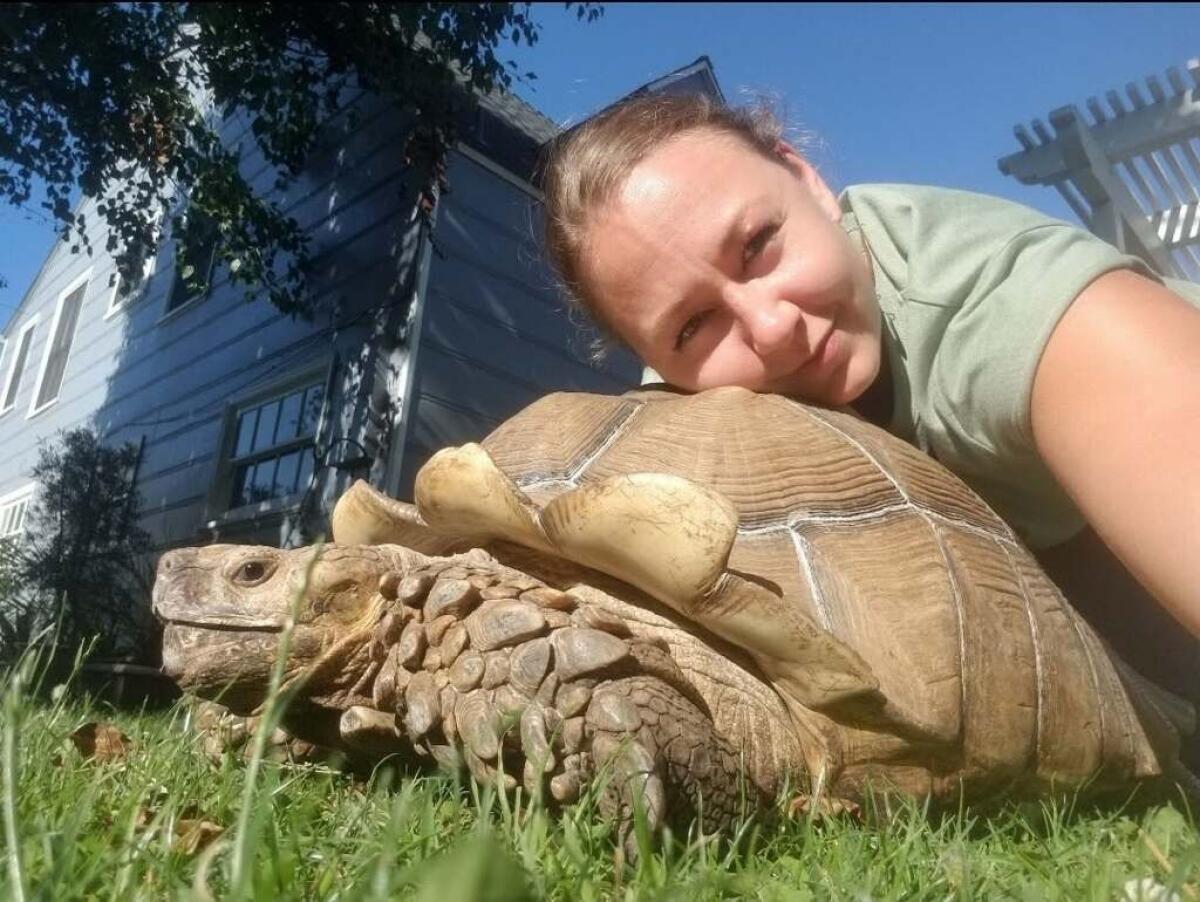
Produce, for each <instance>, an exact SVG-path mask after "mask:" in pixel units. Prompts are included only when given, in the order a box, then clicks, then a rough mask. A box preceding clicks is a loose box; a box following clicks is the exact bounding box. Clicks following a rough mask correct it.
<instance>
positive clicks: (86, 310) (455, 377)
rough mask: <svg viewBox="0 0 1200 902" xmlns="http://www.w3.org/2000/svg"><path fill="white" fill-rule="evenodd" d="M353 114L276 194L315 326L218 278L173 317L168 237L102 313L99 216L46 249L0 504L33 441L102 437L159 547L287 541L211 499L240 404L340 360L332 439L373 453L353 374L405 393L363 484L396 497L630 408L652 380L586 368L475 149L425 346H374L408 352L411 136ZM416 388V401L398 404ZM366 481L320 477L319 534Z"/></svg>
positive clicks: (441, 254)
mask: <svg viewBox="0 0 1200 902" xmlns="http://www.w3.org/2000/svg"><path fill="white" fill-rule="evenodd" d="M353 106H354V108H355V109H356V110H357V113H358V116H359V118H358V121H357V122H355V123H353V124H352V123H351V121H350V117H349V116H347V115H345V114H343V115H341V116H340V117H339V118H338V119H337V120H336V121H335V122H334V123H333V124H332V125H331V127H330V129H329V131H328V134H327V136H326V137H325V138H324V139H323V141H322V145H321V147H320V149H319V150H318V151H317V152H316V153H315V154H314V155H313V156H312V158H311V159H310V161H309V163H308V165H307V167H306V170H305V173H304V174H303V175H302V176H301V177H300V178H299V179H298V180H297V181H296V182H294V183H293V184H292V185H291V186H290V187H289V188H288V189H287V191H286V192H283V193H279V192H273V193H274V196H275V197H276V198H277V199H278V202H279V203H280V206H281V207H282V208H283V209H284V211H285V212H287V213H288V214H290V215H292V216H294V217H295V218H296V219H297V220H298V221H299V222H300V223H301V225H302V226H303V227H304V228H305V229H306V230H307V232H308V234H309V235H310V237H311V240H312V250H313V252H314V254H315V256H316V260H317V263H318V267H317V276H316V279H315V282H314V290H315V292H316V294H317V296H318V299H319V301H320V302H321V304H322V306H323V308H324V310H325V311H326V312H325V313H323V314H322V315H321V316H318V317H317V318H316V320H315V321H313V322H304V321H301V320H296V319H293V318H290V317H286V316H283V315H281V314H280V313H279V312H278V311H276V310H275V308H273V307H272V306H271V305H270V304H269V303H268V302H266V301H265V300H262V299H259V300H255V301H253V302H252V303H246V302H245V300H244V298H245V295H246V289H245V288H244V287H242V286H234V285H232V284H231V283H230V281H229V274H228V272H226V271H223V270H222V269H220V268H218V270H217V271H216V272H214V274H213V278H212V284H211V288H210V291H209V293H208V295H207V296H206V297H205V298H204V299H202V300H198V301H195V302H194V303H190V304H188V305H186V306H184V307H182V308H180V309H178V310H176V311H174V312H172V313H170V314H166V313H165V310H166V303H167V298H168V296H169V294H170V291H171V287H172V285H173V283H174V279H175V271H174V262H173V248H172V247H171V244H170V242H169V241H168V242H165V243H164V246H163V249H162V250H161V252H160V255H159V259H158V260H157V261H156V265H155V270H154V274H153V276H152V277H151V278H150V279H149V281H148V282H147V284H146V285H145V286H144V287H143V289H142V290H141V292H140V294H139V296H138V297H137V298H136V299H134V300H132V301H130V302H128V303H127V304H126V306H125V307H124V308H122V309H121V310H119V311H118V312H116V313H114V314H113V315H109V316H106V313H107V311H108V305H109V300H110V298H111V296H112V288H111V286H110V284H109V282H110V279H111V278H112V277H113V276H114V273H115V267H114V264H113V261H112V259H111V258H110V257H109V256H108V255H107V254H106V253H105V252H104V250H103V248H104V245H105V236H104V233H103V227H102V225H101V224H100V223H99V222H98V221H97V220H96V217H95V216H94V215H89V216H88V219H89V223H90V233H89V234H90V237H91V243H92V247H93V249H94V256H92V257H88V256H86V255H84V254H71V253H70V250H69V248H68V247H67V246H66V245H63V244H57V245H56V246H55V247H54V249H53V250H52V251H51V254H50V256H49V258H48V259H47V262H46V264H45V266H44V267H43V269H42V272H41V273H40V275H39V277H38V279H37V280H36V282H35V284H34V286H33V287H32V288H31V290H30V292H29V293H28V294H27V296H26V299H25V301H24V302H23V304H22V306H21V307H20V309H18V311H17V312H16V314H15V315H14V317H13V319H12V320H11V321H10V323H9V324H8V325H7V327H6V328H5V330H4V335H5V338H7V339H8V343H7V345H6V347H5V349H4V353H3V356H2V357H0V379H3V376H4V375H5V374H6V373H7V369H8V364H9V361H10V359H11V356H12V355H13V354H14V353H15V352H16V341H15V339H16V338H17V337H18V336H19V334H20V330H21V328H22V327H23V325H24V324H25V323H26V322H28V321H29V319H30V317H33V316H36V317H37V326H36V331H35V333H34V339H33V342H32V345H31V349H30V355H29V364H28V365H27V369H26V372H25V376H24V378H23V380H22V384H21V391H20V394H19V396H18V398H17V402H16V406H15V407H14V408H13V409H12V410H11V411H9V412H7V413H5V414H3V415H0V448H2V449H3V451H4V453H3V456H2V457H0V497H3V496H4V495H6V494H8V493H9V492H11V491H13V490H15V489H19V488H21V487H22V486H24V485H25V484H27V482H28V476H27V474H28V472H29V469H30V468H31V466H32V465H33V463H34V461H35V460H36V456H37V448H38V444H39V442H41V441H43V440H45V439H47V438H50V437H52V436H53V435H54V434H55V433H56V432H58V431H59V430H62V429H69V428H73V427H76V426H80V425H84V424H88V423H91V424H93V425H95V426H96V428H98V429H99V430H100V431H101V433H102V434H103V435H104V436H106V438H107V439H109V440H111V441H113V442H124V441H133V442H140V443H142V447H143V455H142V459H141V464H140V468H139V478H138V487H139V490H140V492H141V495H142V501H143V507H142V515H143V525H144V526H145V527H146V528H147V529H148V530H149V531H150V533H151V535H152V536H153V538H154V540H155V542H156V544H157V545H158V546H159V547H169V546H172V545H179V544H186V543H193V542H203V541H209V540H213V539H219V540H222V541H267V542H278V541H279V540H280V539H281V538H283V532H282V526H281V522H282V517H281V515H280V513H279V512H278V511H276V512H269V513H265V514H264V515H263V516H261V517H256V518H252V519H243V520H241V521H238V522H232V523H221V524H220V525H219V527H218V529H216V530H212V529H209V528H207V527H206V525H205V524H206V523H207V522H208V521H210V520H212V519H214V518H216V517H218V516H219V515H220V514H221V513H222V512H223V501H224V499H223V498H221V497H217V495H218V493H216V492H215V491H214V485H216V484H217V482H218V476H219V473H220V471H221V469H222V467H221V465H222V461H223V459H224V455H225V454H226V453H227V448H226V447H225V446H226V445H227V444H228V428H229V423H230V410H231V405H233V404H236V403H239V402H242V401H244V400H246V399H247V398H250V397H252V396H253V395H254V394H255V393H257V392H259V391H260V390H262V389H263V387H264V386H271V385H273V384H276V383H278V382H279V381H280V380H282V379H286V378H287V377H288V376H289V375H292V374H297V373H300V372H309V373H322V374H323V373H324V372H326V370H327V368H328V367H329V365H330V364H332V363H333V362H334V361H335V360H336V361H338V363H339V364H340V366H339V368H338V369H337V370H335V371H334V373H335V375H334V379H333V382H332V384H331V387H332V390H333V394H332V397H331V398H330V400H329V405H330V407H331V411H332V415H333V422H332V429H333V431H334V432H333V434H335V435H350V436H352V437H359V438H361V434H360V433H359V432H357V431H356V430H357V429H358V428H359V426H358V425H355V424H356V423H359V424H361V421H362V420H363V419H364V417H363V415H362V412H361V411H360V410H359V407H360V406H361V404H362V403H364V402H363V400H362V399H363V398H365V397H366V396H367V395H369V394H370V385H369V384H368V386H367V390H366V391H364V392H362V393H359V392H358V387H359V386H358V385H356V383H355V381H354V374H355V372H356V369H360V370H361V371H365V372H368V373H371V374H373V375H372V377H371V378H375V379H377V380H380V381H379V383H378V384H379V385H383V386H386V387H387V389H388V390H389V391H390V392H391V393H392V395H393V397H392V402H393V410H395V411H398V412H399V414H400V416H401V418H402V419H401V421H400V425H399V428H398V429H397V430H396V431H395V433H394V436H395V438H396V440H398V441H400V442H401V444H400V445H399V446H398V447H397V448H396V449H395V450H393V451H391V452H388V454H381V455H380V456H379V459H378V460H376V461H375V462H374V465H372V466H371V467H370V469H369V473H370V475H371V476H372V477H373V478H375V479H376V481H380V477H381V469H380V461H384V460H388V459H390V460H391V462H392V464H393V465H399V466H400V471H399V476H398V477H397V476H396V475H395V473H393V474H392V476H391V477H390V480H391V481H392V482H393V483H395V482H396V481H397V480H398V482H399V484H400V486H401V491H402V494H404V492H406V491H407V490H408V489H409V487H410V486H411V480H412V474H413V473H415V470H416V468H417V467H418V466H419V465H420V464H421V463H423V462H424V460H425V459H426V458H427V457H428V456H429V454H430V453H432V451H434V450H436V449H437V448H440V447H442V446H444V445H446V444H458V443H461V442H464V441H468V440H472V439H478V438H480V437H482V436H483V435H484V434H486V433H487V432H488V431H489V430H490V429H492V428H494V426H495V425H496V424H498V423H499V422H500V421H501V420H503V419H504V418H505V417H507V416H509V415H511V414H512V413H514V412H515V411H517V410H518V409H520V408H521V407H522V406H524V405H525V404H528V403H529V402H531V401H532V400H534V399H535V398H537V397H538V396H540V395H541V394H544V393H546V392H548V391H553V390H558V389H580V390H591V391H605V392H619V391H621V390H624V389H626V388H628V387H631V386H633V385H636V384H637V381H638V375H639V372H640V369H639V367H638V365H637V364H636V363H635V362H634V361H633V360H632V358H630V357H628V356H624V355H618V356H617V357H615V358H614V359H613V360H612V361H611V362H610V363H609V364H608V366H607V367H606V368H605V369H595V368H593V367H592V366H590V365H589V364H588V363H586V362H585V357H586V350H585V349H584V348H582V347H581V346H580V344H579V341H578V339H577V338H576V337H575V336H576V329H575V328H574V326H573V324H572V323H571V321H570V320H569V318H568V317H567V316H566V314H565V313H564V312H563V311H562V310H561V308H560V307H559V305H558V303H557V301H556V299H555V292H554V289H553V286H552V282H551V278H550V276H549V274H548V272H547V271H546V269H545V268H544V266H543V265H542V263H541V262H540V255H539V252H538V248H537V245H536V240H535V239H534V237H533V236H534V234H535V229H534V225H535V219H536V216H537V210H536V208H535V206H534V205H533V204H532V203H531V195H530V194H529V192H528V191H527V190H523V189H522V187H519V186H518V184H516V183H514V182H513V181H512V179H511V178H509V177H506V176H504V175H502V174H500V173H499V172H498V171H497V170H495V168H494V167H488V166H485V165H483V164H481V163H480V162H478V161H477V160H475V159H473V158H472V157H471V155H470V154H467V153H455V154H453V155H452V157H451V161H450V172H449V174H450V185H451V189H450V192H449V193H448V194H447V196H446V197H445V198H443V201H442V203H441V204H440V205H439V209H438V212H437V227H436V232H435V236H434V245H435V247H436V253H434V254H433V255H432V256H431V257H430V258H429V268H428V271H427V274H426V276H427V278H426V280H425V292H424V295H423V299H422V301H421V304H422V312H421V314H420V317H419V320H418V321H419V322H420V323H421V331H420V335H419V343H418V349H417V350H416V351H412V350H406V349H405V348H404V347H402V346H398V347H395V348H386V347H385V348H380V347H379V345H380V342H379V341H378V340H372V339H371V337H370V336H371V334H372V330H373V329H375V330H378V329H379V327H380V323H381V322H383V323H385V324H386V325H387V326H388V328H390V329H391V331H390V332H385V341H384V342H383V344H387V340H386V339H387V336H389V335H390V336H392V337H393V338H395V337H396V336H397V333H398V328H399V325H400V323H399V322H398V321H397V319H396V317H395V316H392V318H391V319H390V320H389V319H387V316H389V315H391V311H394V310H395V308H396V307H397V305H402V304H403V303H404V302H405V301H407V300H408V298H409V297H411V292H412V291H413V290H414V285H413V283H412V282H411V281H410V279H411V277H412V276H413V273H414V269H415V263H416V260H417V258H418V255H419V253H420V250H421V248H420V247H419V242H418V241H417V239H416V231H415V229H414V228H413V226H412V216H411V213H412V210H411V204H410V203H408V202H407V201H405V200H404V199H403V198H402V197H401V196H400V193H399V192H400V187H399V182H398V176H399V174H400V172H401V160H400V156H401V155H400V153H399V152H398V151H399V146H400V142H401V140H402V138H403V123H402V122H401V120H400V117H399V116H398V115H396V113H395V110H394V109H393V108H391V107H390V106H388V105H386V104H383V103H381V102H379V101H378V100H377V99H375V98H372V97H370V96H368V95H365V94H358V95H357V97H356V98H355V99H354V101H353ZM222 129H223V138H224V140H225V141H226V142H227V143H228V144H229V146H240V147H241V149H242V151H243V155H242V159H241V165H242V171H243V172H244V173H245V174H246V176H247V178H248V179H249V180H250V181H251V183H252V184H253V185H254V186H255V187H256V188H257V189H258V190H260V191H263V192H265V193H272V188H271V186H272V185H273V183H274V180H275V177H276V173H275V172H274V171H273V170H272V168H271V167H270V166H269V165H268V164H267V163H266V162H265V161H264V160H263V158H262V155H261V153H260V152H259V150H258V149H257V147H256V146H255V144H254V142H253V140H252V139H251V138H250V136H249V132H248V129H247V123H246V122H244V121H243V120H241V119H240V118H238V117H236V116H235V117H230V118H229V119H228V120H226V121H225V123H224V124H223V126H222ZM530 147H532V145H530ZM528 151H529V148H525V149H524V150H523V151H522V152H524V153H526V155H528ZM81 209H82V210H83V212H85V213H89V214H90V213H91V211H92V210H93V209H94V205H93V204H92V203H91V202H90V201H87V202H85V203H84V205H83V206H82V207H81ZM88 269H90V270H91V276H90V280H89V283H88V288H87V293H86V296H85V299H84V303H83V306H82V308H81V311H80V317H79V323H78V327H77V332H76V336H75V341H74V343H73V346H72V349H71V354H70V358H69V360H68V363H67V367H66V373H65V378H64V380H63V383H62V388H61V390H60V394H59V399H58V401H57V402H56V403H55V404H53V405H51V406H50V407H48V408H47V409H45V410H44V411H42V412H40V413H38V414H37V415H35V416H33V417H32V418H30V417H27V413H28V410H29V406H30V402H31V399H32V396H33V392H34V390H35V387H36V383H37V376H38V372H39V370H40V368H41V365H42V359H43V356H44V354H45V348H46V342H47V341H48V340H49V338H50V330H51V325H52V322H53V318H54V308H55V304H56V303H57V301H58V299H59V297H60V295H61V294H62V292H63V291H64V290H65V289H66V288H67V287H68V286H69V285H70V284H71V283H72V282H73V280H74V279H76V278H77V277H78V276H79V275H80V274H81V273H83V272H85V271H87V270H88ZM376 334H378V333H376ZM376 373H378V374H380V375H377V376H376V375H374V374H376ZM406 374H410V375H408V379H407V380H406V378H405V377H406ZM407 384H411V386H412V392H413V394H412V396H411V400H408V401H406V400H405V399H404V398H402V397H400V395H401V394H402V393H403V392H404V391H405V386H406V385H407ZM0 387H2V386H0ZM352 390H353V392H354V394H353V395H351V394H350V393H351V391H352ZM376 393H377V392H376ZM367 463H368V464H370V463H371V462H370V461H368V462H367ZM226 469H227V468H226ZM367 474H368V471H366V470H359V471H351V470H332V469H330V470H328V471H326V475H327V477H328V478H327V479H326V481H325V484H324V485H322V486H321V487H320V488H319V490H318V492H317V493H316V495H315V499H316V503H317V516H316V518H315V519H316V520H317V521H320V520H322V519H323V517H322V513H321V512H322V511H324V510H327V508H328V504H329V501H330V499H331V498H333V497H336V494H337V493H338V491H339V490H340V489H341V488H343V487H344V486H345V485H346V484H348V481H349V480H350V479H351V478H353V477H355V476H359V475H362V476H365V475H367Z"/></svg>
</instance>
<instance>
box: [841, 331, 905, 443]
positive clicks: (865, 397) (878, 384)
mask: <svg viewBox="0 0 1200 902" xmlns="http://www.w3.org/2000/svg"><path fill="white" fill-rule="evenodd" d="M894 404H895V399H894V397H893V392H892V367H891V364H890V362H889V361H888V347H887V342H886V341H883V340H882V339H881V341H880V343H879V374H878V375H877V376H876V377H875V381H874V382H872V383H871V385H870V387H869V388H867V390H866V391H865V392H863V393H862V394H861V395H859V396H858V397H857V398H856V399H855V400H854V401H852V402H851V403H850V406H851V407H852V408H854V410H855V411H857V412H858V414H859V415H860V416H861V417H862V418H863V419H865V420H867V422H869V423H874V424H875V425H876V426H879V427H881V428H883V429H886V428H887V427H888V425H889V424H890V423H891V422H892V412H893V411H892V408H893V406H894Z"/></svg>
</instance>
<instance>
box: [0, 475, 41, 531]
mask: <svg viewBox="0 0 1200 902" xmlns="http://www.w3.org/2000/svg"><path fill="white" fill-rule="evenodd" d="M37 487H38V484H37V483H36V482H30V483H28V484H26V485H23V486H21V488H19V489H15V490H14V491H11V492H9V493H8V494H7V495H0V513H3V511H4V509H5V508H7V507H10V506H12V505H14V504H19V503H20V502H22V501H25V500H26V499H30V498H32V497H33V493H34V492H36V491H37ZM28 522H29V509H28V508H26V509H25V519H24V521H23V522H22V523H21V532H20V533H9V534H8V535H0V541H3V540H4V539H6V538H10V537H12V536H15V535H24V533H25V529H26V525H27V524H28Z"/></svg>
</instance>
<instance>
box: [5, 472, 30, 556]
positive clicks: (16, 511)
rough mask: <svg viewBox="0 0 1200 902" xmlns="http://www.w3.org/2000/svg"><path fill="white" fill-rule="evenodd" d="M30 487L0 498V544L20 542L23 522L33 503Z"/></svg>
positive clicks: (23, 528)
mask: <svg viewBox="0 0 1200 902" xmlns="http://www.w3.org/2000/svg"><path fill="white" fill-rule="evenodd" d="M33 489H34V487H33V486H32V485H30V486H26V487H25V488H23V489H18V490H17V491H15V492H12V493H10V494H8V495H5V496H4V497H3V498H0V542H15V541H20V539H21V537H22V536H23V535H24V534H25V521H26V517H27V515H28V513H29V505H30V504H31V503H32V501H33Z"/></svg>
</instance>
